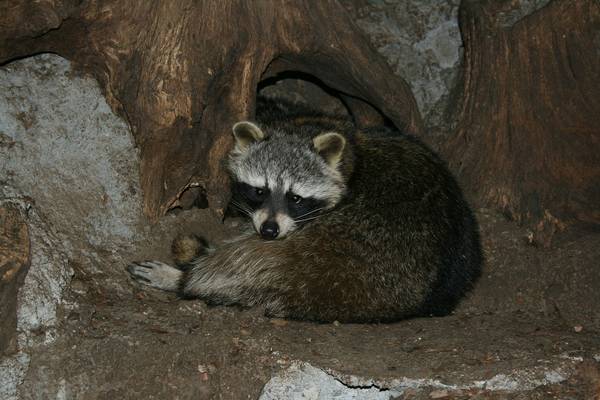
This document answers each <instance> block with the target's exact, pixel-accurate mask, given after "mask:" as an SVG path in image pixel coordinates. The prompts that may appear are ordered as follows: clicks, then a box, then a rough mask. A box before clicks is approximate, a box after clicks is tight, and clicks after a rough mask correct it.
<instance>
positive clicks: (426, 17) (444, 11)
mask: <svg viewBox="0 0 600 400" xmlns="http://www.w3.org/2000/svg"><path fill="white" fill-rule="evenodd" d="M342 4H343V5H344V6H345V7H346V9H347V10H348V11H349V12H350V13H351V14H352V16H353V17H354V19H355V21H356V23H357V24H358V26H359V27H361V28H362V29H363V30H364V32H365V33H366V34H367V35H368V36H369V37H370V39H371V43H372V44H373V45H374V46H375V48H377V50H378V51H379V52H380V53H381V54H383V55H384V56H385V57H386V58H387V60H388V63H389V64H390V65H391V66H392V67H393V69H394V71H395V73H396V74H398V75H400V76H402V77H403V78H404V79H405V80H406V81H407V82H408V83H409V85H410V86H411V89H412V91H413V94H414V96H415V98H416V100H417V104H418V106H419V110H420V111H421V113H422V115H423V120H424V122H425V125H426V127H427V128H428V130H429V131H430V132H431V133H440V131H441V133H443V134H447V133H448V128H449V127H450V126H451V122H452V117H451V116H450V117H447V116H445V113H446V112H447V110H448V108H449V107H450V100H451V92H452V90H453V89H454V87H455V85H456V83H457V78H458V76H459V68H460V65H461V58H462V40H461V38H460V32H459V28H458V6H459V4H460V0H451V1H438V0H427V1H421V0H409V1H384V0H361V1H351V0H343V1H342Z"/></svg>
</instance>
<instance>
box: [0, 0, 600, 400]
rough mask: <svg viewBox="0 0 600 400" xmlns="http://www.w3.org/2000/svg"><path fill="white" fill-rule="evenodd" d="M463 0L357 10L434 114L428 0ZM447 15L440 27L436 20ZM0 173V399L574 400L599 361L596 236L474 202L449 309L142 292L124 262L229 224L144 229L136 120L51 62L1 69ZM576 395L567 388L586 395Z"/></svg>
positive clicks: (179, 221) (435, 50) (179, 223)
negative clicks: (295, 315) (5, 210)
mask: <svg viewBox="0 0 600 400" xmlns="http://www.w3.org/2000/svg"><path fill="white" fill-rule="evenodd" d="M354 4H357V3H354ZM369 4H371V6H369V7H367V6H368V5H369ZM411 4H412V5H411ZM359 5H360V4H359ZM455 6H456V4H455V3H445V2H420V3H419V4H417V3H416V2H412V3H409V2H403V3H402V4H400V3H398V2H391V1H390V2H385V1H381V2H376V1H374V0H373V1H371V0H369V2H365V3H364V7H367V8H364V10H363V11H361V12H363V14H361V15H362V17H361V20H362V22H361V23H362V24H367V25H368V26H367V28H369V29H371V30H373V32H375V30H376V29H381V32H382V33H381V38H382V40H383V39H386V40H387V39H389V40H390V42H389V43H388V44H389V46H387V47H386V45H385V43H384V42H381V43H380V44H381V48H380V50H381V51H388V52H389V57H391V58H393V57H396V61H395V64H394V65H396V66H397V68H407V69H411V68H413V69H414V70H413V71H412V73H414V74H415V75H414V76H415V80H414V82H412V84H413V85H417V86H418V85H419V83H418V82H424V80H427V79H428V78H426V74H427V73H432V74H438V75H436V76H437V78H435V79H433V81H434V82H437V86H435V85H433V86H432V87H423V88H422V90H424V92H423V94H422V95H421V96H422V99H421V100H420V101H421V103H422V107H425V108H426V109H427V110H429V111H428V112H429V113H434V114H435V113H436V112H438V114H437V115H439V116H441V115H442V113H441V110H442V109H444V108H445V107H446V106H445V105H444V104H442V103H443V101H444V100H443V99H445V98H446V97H445V96H448V93H449V88H451V86H452V84H451V82H450V81H451V80H452V79H450V81H448V82H450V83H448V84H446V83H445V80H444V78H443V75H444V73H448V74H449V75H451V74H452V72H451V71H452V70H453V68H455V67H451V66H450V65H451V64H452V63H453V62H454V60H456V55H455V53H454V50H453V49H454V47H452V46H454V44H452V46H450V47H446V46H445V45H444V44H443V43H442V44H441V45H438V44H436V43H438V42H439V41H440V40H441V41H442V42H443V40H442V39H443V37H444V35H445V33H443V32H444V29H445V30H446V32H448V31H450V30H451V28H452V23H451V22H448V21H451V18H450V19H447V20H445V19H444V18H442V20H440V19H439V18H441V17H440V14H436V13H434V12H433V11H432V10H434V9H435V10H441V11H442V14H444V15H446V16H448V17H449V16H450V15H453V14H452V13H454V12H455ZM361 7H363V6H361ZM361 9H362V8H359V10H361ZM385 10H392V11H394V10H396V11H394V12H396V13H400V14H402V18H404V20H398V21H396V22H394V21H395V20H394V18H400V16H399V14H397V15H396V14H393V13H392V14H386V12H384V11H385ZM427 10H430V12H432V14H431V15H429V14H428V11H427ZM390 12H391V11H390ZM411 13H412V14H411ZM413 14H414V15H413ZM394 15H395V16H394ZM411 15H412V17H411ZM442 16H443V15H442ZM377 18H380V19H381V21H382V24H381V26H380V27H379V26H378V22H377V21H379V19H377ZM436 18H438V22H439V25H436V26H438V27H439V26H442V28H440V30H438V31H436V28H435V27H434V25H435V24H434V22H435V21H434V22H427V21H430V19H433V20H435V19H436ZM411 20H412V21H413V22H412V23H413V24H415V25H414V26H413V28H411V29H414V30H415V32H417V37H416V39H415V41H414V42H410V43H416V44H415V45H414V46H413V45H412V44H411V45H410V46H409V47H408V48H407V51H412V52H414V54H416V55H417V56H416V60H417V61H418V58H419V57H420V56H419V54H425V55H427V56H428V57H432V59H435V60H437V61H435V62H436V63H437V65H438V67H435V68H438V69H437V70H436V69H435V68H433V70H431V71H429V70H428V69H427V68H426V67H423V68H425V69H424V71H420V69H421V64H413V63H412V62H409V61H407V60H405V58H404V56H403V51H404V50H402V49H403V47H402V45H403V43H404V44H405V42H406V43H408V41H409V39H408V38H405V39H403V40H405V42H403V41H400V40H396V41H395V42H394V41H393V40H392V39H393V38H394V37H404V36H402V35H404V34H403V33H402V32H403V29H408V28H409V25H410V23H411V22H410V21H411ZM444 21H445V22H444ZM359 22H360V20H359ZM423 24H425V25H423ZM427 24H430V25H427ZM444 24H446V25H444ZM424 26H425V27H428V28H427V29H424V28H423V27H424ZM444 26H445V28H444ZM422 28H423V29H422ZM420 29H421V30H420ZM452 29H454V28H452ZM388 31H389V32H388ZM432 32H433V33H432ZM436 32H437V33H436ZM450 36H452V35H450ZM418 43H421V44H420V45H419V44H418ZM394 46H395V47H394ZM378 47H379V46H378ZM413 47H414V48H413ZM446 50H448V51H446ZM457 51H459V50H457ZM419 52H421V53H419ZM458 58H459V57H458ZM400 59H402V60H400ZM415 62H416V61H415ZM402 63H408V64H407V65H406V66H404V67H402V65H403V64H402ZM423 65H424V64H423ZM454 65H455V64H454ZM398 70H399V69H398ZM428 71H429V72H428ZM432 71H433V72H432ZM436 71H437V72H436ZM443 71H445V72H443ZM403 76H404V77H405V78H407V76H406V75H404V74H403ZM419 79H421V80H422V81H419ZM409 80H410V79H409ZM440 82H442V83H440ZM425 86H426V85H425ZM291 87H293V86H291ZM436 88H437V89H436ZM309 90H312V88H311V89H309ZM436 90H437V92H436ZM427 91H431V92H427ZM428 93H429V94H428ZM436 93H437V94H436ZM440 93H441V95H440V96H439V97H438V94H440ZM428 99H429V100H432V102H431V103H427V101H429V100H428ZM435 99H437V100H435ZM426 103H427V104H429V105H427V106H424V104H426ZM427 107H429V108H427ZM436 110H437V111H436ZM432 115H433V114H432ZM440 118H441V117H440ZM432 121H434V122H435V118H433V119H432ZM432 124H433V122H432ZM434 125H435V124H434ZM0 181H1V182H0V199H2V200H1V201H2V202H4V203H6V202H10V203H11V204H15V205H17V206H18V207H19V208H20V209H21V210H22V213H23V215H24V216H25V220H26V222H27V224H28V226H29V230H30V235H31V246H32V250H31V251H32V262H31V267H30V271H29V273H28V275H27V277H26V280H25V283H24V286H23V289H22V290H21V291H20V293H19V300H20V305H19V311H18V329H19V330H18V332H19V350H20V352H19V353H17V354H15V355H13V356H11V357H5V358H3V359H2V360H0V398H2V399H4V398H7V399H11V400H13V399H17V398H22V399H30V398H31V399H34V398H39V399H46V398H60V399H71V398H77V399H86V398H89V399H99V398H149V399H150V398H214V397H216V398H224V399H241V398H248V396H250V398H257V397H258V396H259V395H260V394H261V393H263V395H265V396H266V395H267V393H268V392H269V391H270V392H271V393H286V396H287V395H288V394H289V393H294V394H299V393H300V394H306V395H307V396H313V398H319V397H318V396H319V395H323V396H338V398H352V397H349V396H356V395H357V394H358V393H365V392H363V390H365V391H367V392H369V391H370V392H371V393H372V394H373V396H378V395H383V396H385V395H387V394H390V393H394V392H393V391H395V392H396V393H404V394H406V395H408V393H409V392H410V393H413V394H415V396H421V397H415V398H430V397H429V396H430V394H431V393H432V392H433V393H434V394H435V395H439V394H440V393H445V392H444V391H447V392H448V394H449V395H450V396H454V395H456V396H459V394H458V393H462V394H460V395H461V396H467V395H473V396H479V398H495V399H496V398H507V399H510V398H515V399H516V398H530V397H531V396H530V395H532V393H534V392H535V393H541V395H543V394H544V393H545V392H546V391H548V390H557V392H556V393H559V394H558V395H557V396H556V397H557V398H568V397H567V396H561V394H564V392H563V391H562V390H563V387H566V389H565V390H570V388H571V387H570V386H569V385H571V383H569V382H573V383H572V387H573V388H574V389H573V390H575V391H577V390H579V389H578V386H577V384H578V381H577V380H575V381H573V380H572V379H573V377H576V376H578V371H579V368H580V366H581V365H583V364H585V363H587V364H588V365H591V366H592V367H591V370H592V371H595V370H597V365H596V364H597V363H598V362H599V360H600V338H599V337H598V335H597V334H596V332H597V331H598V329H600V317H599V315H598V313H597V312H595V310H597V309H598V307H600V294H599V293H600V292H598V290H597V287H598V282H600V275H599V274H598V269H597V268H596V266H597V259H598V257H599V251H600V249H598V246H597V243H598V233H597V232H593V231H590V232H575V233H573V234H572V235H571V236H570V237H567V238H566V239H564V240H562V241H561V240H557V241H556V243H555V245H554V247H553V248H552V249H541V248H537V247H535V246H532V245H531V244H529V243H528V242H527V240H526V238H527V232H526V231H525V230H524V229H521V228H519V227H517V226H515V225H514V224H512V223H510V222H507V221H505V220H503V219H502V217H501V216H498V215H496V214H494V213H490V212H489V211H485V210H484V211H481V212H479V213H478V218H479V219H480V221H481V222H482V227H483V229H482V234H483V242H484V247H485V252H486V255H487V260H488V263H487V265H486V269H485V272H484V275H483V277H482V280H481V281H480V283H479V285H478V287H477V288H476V290H475V291H474V293H473V294H472V295H471V296H470V297H469V298H468V299H467V300H466V301H464V302H463V303H462V305H461V307H460V308H459V309H458V310H457V312H456V313H455V314H454V315H451V316H448V317H446V318H421V319H414V320H409V321H403V322H400V323H397V324H385V325H339V324H338V325H317V324H310V323H302V322H293V321H290V322H288V323H285V324H281V323H279V324H275V323H272V322H271V321H269V320H268V319H267V318H265V317H263V316H262V312H261V310H258V309H253V310H238V309H235V308H232V307H207V306H206V305H204V304H203V303H202V302H200V301H180V300H177V299H175V298H174V296H170V295H164V294H162V293H157V292H154V291H147V290H140V289H138V288H136V287H134V286H133V285H132V284H131V283H130V282H129V280H128V278H127V276H126V274H125V272H124V265H125V264H126V263H127V262H128V261H130V260H133V259H140V258H141V259H153V258H156V259H159V260H162V261H169V260H168V256H167V254H168V248H169V245H170V238H172V237H173V236H174V235H175V234H176V233H179V232H181V231H184V232H189V231H190V230H191V231H194V232H196V233H200V234H203V235H205V236H207V237H208V238H209V239H212V240H213V241H218V240H220V239H222V238H225V237H227V235H228V234H231V230H230V231H228V230H227V229H226V228H227V227H223V226H222V225H221V224H220V223H218V222H216V221H214V219H210V218H209V214H208V213H207V212H204V211H202V210H198V209H190V210H187V211H182V212H178V213H173V214H170V215H167V216H166V217H165V218H163V219H162V220H161V221H160V223H159V224H157V225H154V226H150V225H149V224H148V222H147V221H146V220H145V218H144V217H143V216H142V213H141V209H140V207H141V197H140V196H141V195H140V193H139V186H138V184H137V182H138V160H137V153H136V149H135V146H134V144H133V142H132V141H131V135H130V133H129V131H128V128H127V125H126V123H125V122H124V121H123V120H121V119H119V118H118V117H117V116H115V115H114V113H112V112H111V111H110V109H108V107H107V106H106V102H105V101H104V99H103V98H102V96H101V93H100V91H99V90H98V87H97V85H96V83H95V82H94V81H93V80H91V79H89V78H87V77H84V76H77V75H74V74H73V73H72V72H71V69H70V67H69V63H68V62H67V61H65V60H63V59H61V58H59V57H57V56H52V55H41V56H38V57H34V58H31V59H26V60H20V61H17V62H14V63H11V64H9V65H6V66H4V67H2V68H0ZM234 223H235V221H234ZM232 225H233V224H232ZM234 230H235V229H234ZM576 327H577V329H575V328H576ZM290 366H292V367H291V369H290ZM589 375H590V376H595V375H593V374H592V373H590V374H589ZM586 379H587V378H586ZM268 382H270V383H268ZM266 384H267V385H268V386H266V387H265V385H266ZM290 391H291V392H290ZM575 393H576V395H572V394H569V396H571V398H586V397H583V395H582V393H583V392H575ZM577 394H578V395H579V397H577ZM541 395H540V396H541ZM290 396H291V395H290ZM315 396H317V397H315ZM344 396H345V397H344ZM502 396H504V397H502ZM519 396H520V397H519ZM524 396H525V397H524ZM308 398H310V397H308ZM334 398H335V397H334ZM374 398H378V397H374ZM383 398H385V397H383ZM451 398H452V397H451ZM458 398H460V397H458ZM539 398H543V397H539Z"/></svg>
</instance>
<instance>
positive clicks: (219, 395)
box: [20, 210, 600, 399]
mask: <svg viewBox="0 0 600 400" xmlns="http://www.w3.org/2000/svg"><path fill="white" fill-rule="evenodd" d="M197 212H200V213H202V212H204V211H197ZM477 215H478V219H479V221H480V225H481V231H482V241H483V244H484V248H485V254H486V259H487V261H486V266H485V270H484V274H483V276H482V278H481V280H480V282H479V283H478V285H477V287H476V289H475V290H474V291H473V293H472V294H471V295H470V296H469V298H467V299H465V301H464V302H463V303H462V304H461V305H460V307H459V308H458V309H457V310H456V312H455V313H454V314H453V315H451V316H448V317H444V318H419V319H413V320H408V321H403V322H398V323H395V324H384V325H353V324H349V325H340V324H313V323H303V322H293V321H282V320H270V319H268V318H265V317H264V316H263V315H262V312H261V310H259V309H251V310H240V309H236V308H233V307H207V306H206V305H205V304H204V303H202V302H201V301H193V300H191V301H190V300H186V301H183V300H178V299H177V298H176V297H175V296H172V295H168V294H164V293H160V292H158V291H154V290H150V289H144V288H141V287H138V286H136V285H135V284H133V283H132V282H130V281H129V279H128V277H127V275H126V272H125V266H124V265H123V266H113V267H115V268H112V269H107V270H113V271H121V272H119V273H115V274H113V276H110V277H108V276H105V275H103V274H95V275H90V274H89V273H87V272H85V268H83V267H81V266H79V267H78V266H76V265H75V266H74V269H75V270H76V275H75V278H74V280H73V282H72V284H71V290H70V295H69V297H70V302H71V303H72V304H74V305H73V306H70V307H67V308H65V309H64V310H63V311H62V312H63V316H62V317H63V318H62V321H63V322H62V323H61V325H60V327H59V329H58V332H57V339H56V341H54V342H53V343H52V344H51V345H48V346H41V347H38V348H36V349H35V350H33V352H32V353H31V364H30V365H31V366H30V369H29V371H28V373H27V376H26V378H25V381H24V382H23V384H22V385H21V387H20V393H21V396H22V398H24V399H46V398H49V397H56V398H78V399H191V398H194V399H204V398H207V399H208V398H210V399H212V398H215V399H256V398H258V397H259V396H260V394H261V391H262V389H263V387H264V385H265V384H266V383H267V382H268V381H269V380H270V379H271V377H272V376H274V375H277V374H279V373H281V372H282V371H284V370H286V369H287V368H288V367H290V366H291V365H297V363H299V362H302V363H309V364H310V365H312V366H314V367H317V368H319V369H321V370H323V371H325V372H326V373H327V374H328V375H331V376H333V377H334V378H335V379H336V380H337V381H338V382H342V383H343V384H344V385H345V386H347V387H348V388H349V389H351V388H353V389H361V388H365V389H366V388H371V389H372V388H377V389H379V390H380V391H382V392H386V391H389V393H390V397H394V396H396V397H397V398H402V399H431V398H444V399H470V398H473V399H547V398H548V399H554V398H555V399H600V370H599V365H600V363H599V362H600V335H599V332H600V312H599V309H600V308H599V307H600V290H599V289H600V263H599V262H598V260H599V259H600V257H599V256H600V232H599V231H594V230H591V229H584V228H576V229H571V230H568V231H567V232H564V233H561V234H559V235H557V236H555V238H554V240H553V242H552V245H551V247H550V248H544V247H541V246H538V245H535V243H534V244H532V243H531V242H530V241H529V240H528V239H527V238H528V231H527V230H526V229H524V228H520V227H518V226H517V225H516V224H515V223H513V222H509V221H506V220H505V219H504V218H503V217H502V216H501V215H498V214H495V213H494V212H491V211H488V210H480V211H479V212H478V213H477ZM207 220H208V218H207ZM234 224H235V223H233V224H232V223H229V224H226V225H225V226H222V227H216V228H215V226H216V225H214V224H213V225H211V224H210V223H206V224H205V226H199V227H198V230H199V231H202V230H203V229H204V230H205V231H204V233H207V232H209V231H206V229H209V230H210V229H213V230H214V232H213V235H209V236H212V239H222V238H225V237H227V235H228V234H229V232H231V231H235V227H233V226H231V225H234ZM157 243H161V245H157V244H156V243H149V244H148V246H147V247H146V248H142V249H133V250H132V254H131V257H132V258H154V257H158V258H160V259H163V260H164V261H168V257H167V255H166V252H167V249H168V245H167V244H165V243H167V239H165V238H157ZM117 267H118V268H117ZM110 280H116V281H119V283H120V284H122V285H125V287H126V288H127V290H113V289H112V286H111V285H108V284H107V283H106V282H108V281H110ZM42 334H44V332H40V335H42ZM40 383H43V385H40ZM41 387H43V388H44V389H43V390H41V389H40V388H41ZM398 388H401V389H402V390H399V389H398ZM392 389H395V391H394V390H392ZM400 393H401V394H400ZM59 395H60V396H59ZM61 396H62V397H61ZM298 398H300V397H298ZM306 398H311V397H310V396H307V397H306ZM348 398H351V397H348ZM352 398H361V397H360V395H357V397H352Z"/></svg>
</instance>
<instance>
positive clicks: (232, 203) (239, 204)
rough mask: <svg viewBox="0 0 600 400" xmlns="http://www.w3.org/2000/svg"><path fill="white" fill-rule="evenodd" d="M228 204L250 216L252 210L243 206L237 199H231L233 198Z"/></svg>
mask: <svg viewBox="0 0 600 400" xmlns="http://www.w3.org/2000/svg"><path fill="white" fill-rule="evenodd" d="M230 204H231V205H232V206H233V207H234V208H235V209H237V210H238V211H240V212H242V213H243V214H245V215H247V216H249V217H251V216H252V211H251V210H250V209H249V208H247V207H245V206H244V205H243V204H241V203H238V202H237V201H233V200H232V201H231V202H230Z"/></svg>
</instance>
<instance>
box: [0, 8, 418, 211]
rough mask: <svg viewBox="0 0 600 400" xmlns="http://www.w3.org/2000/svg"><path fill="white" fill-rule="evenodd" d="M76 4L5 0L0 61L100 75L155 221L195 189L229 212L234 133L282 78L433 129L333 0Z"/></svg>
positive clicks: (361, 111)
mask: <svg viewBox="0 0 600 400" xmlns="http://www.w3.org/2000/svg"><path fill="white" fill-rule="evenodd" d="M8 3H12V4H10V5H9V4H8ZM77 3H78V2H76V1H69V0H62V1H61V0H56V1H54V2H52V3H46V2H40V3H37V2H36V3H31V2H25V1H21V2H17V1H14V2H4V3H3V5H1V6H0V15H3V16H4V17H3V18H4V21H2V22H1V23H0V41H1V42H0V43H2V44H0V63H3V62H6V61H10V60H11V59H15V58H18V57H23V56H27V55H31V54H35V53H39V52H55V53H58V54H60V55H62V56H64V57H66V58H67V59H69V60H71V61H72V62H73V63H74V64H75V66H76V67H79V68H80V69H81V70H83V71H85V72H88V73H91V74H92V75H94V76H95V77H96V78H97V79H98V81H99V82H100V86H101V87H102V89H103V90H104V93H105V95H106V97H107V100H108V102H109V104H110V105H111V106H112V107H113V109H114V110H116V111H117V112H119V113H120V114H121V115H123V116H125V117H126V118H127V120H128V121H129V124H130V125H131V127H132V131H133V134H134V136H135V140H136V143H137V145H138V146H139V148H140V150H141V185H142V189H143V190H144V196H145V197H144V198H145V212H146V213H147V214H148V215H149V216H151V217H153V218H156V217H158V216H159V215H161V214H163V213H165V212H166V211H167V210H168V209H169V208H171V207H174V206H176V205H177V204H178V201H179V198H180V196H181V194H182V193H183V191H184V190H185V189H186V188H188V187H195V186H196V187H197V186H199V187H201V189H203V190H201V192H205V193H206V194H207V197H208V202H209V205H210V206H211V208H212V209H213V210H215V211H217V212H221V213H222V211H223V208H224V206H225V205H226V201H227V200H228V196H229V192H228V182H227V174H226V171H225V169H224V164H223V160H224V159H225V156H226V154H227V152H228V151H229V148H230V145H231V133H230V131H231V126H232V125H233V123H234V122H236V121H238V120H241V119H245V118H251V117H252V116H253V114H254V107H255V98H256V91H257V86H258V83H259V82H260V81H261V80H262V79H266V78H269V77H273V76H276V75H277V74H278V73H280V72H284V71H299V72H303V73H308V74H310V75H312V76H315V77H316V78H318V79H319V80H321V81H322V82H324V83H325V84H326V85H328V86H330V87H331V88H333V89H335V90H338V91H340V92H341V94H342V95H344V96H346V98H348V99H351V100H349V101H347V105H348V107H349V109H350V112H351V113H352V114H354V115H356V120H357V121H358V123H359V124H371V123H373V121H375V120H376V119H377V118H376V116H377V115H378V113H377V112H376V111H374V109H373V107H374V108H376V109H378V110H379V111H380V112H382V113H383V114H385V115H386V116H387V117H388V118H390V119H391V120H392V121H393V122H394V123H395V124H397V125H398V126H399V127H401V128H404V129H405V130H407V131H409V132H412V133H416V134H418V133H420V131H421V129H422V127H421V120H420V114H419V112H418V110H417V107H416V103H415V101H414V98H413V96H412V93H411V92H410V89H409V88H408V85H407V84H406V83H405V82H404V81H403V80H402V79H401V78H398V77H396V76H395V75H394V74H393V72H392V71H391V69H390V68H389V66H388V65H387V64H386V62H385V61H384V59H383V58H382V57H381V56H380V55H378V54H377V53H376V51H375V50H373V49H372V48H371V47H370V45H369V44H368V42H367V40H366V39H365V38H364V37H363V36H362V34H361V33H360V32H359V31H358V29H357V28H356V27H355V26H354V24H353V23H352V21H351V20H350V19H349V17H348V16H347V14H346V12H345V10H344V9H343V8H342V7H341V6H340V5H339V4H338V3H337V2H336V1H334V0H327V1H311V0H303V1H302V0H294V1H286V0H272V1H244V0H237V1H234V0H231V1H204V2H195V1H193V0H163V1H146V0H129V1H119V0H89V1H84V2H82V3H81V5H78V4H77ZM2 8H3V9H2ZM186 201H188V200H186Z"/></svg>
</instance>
